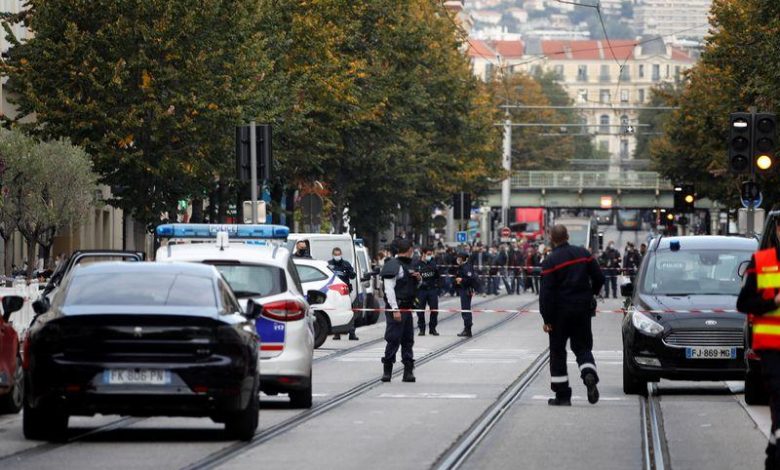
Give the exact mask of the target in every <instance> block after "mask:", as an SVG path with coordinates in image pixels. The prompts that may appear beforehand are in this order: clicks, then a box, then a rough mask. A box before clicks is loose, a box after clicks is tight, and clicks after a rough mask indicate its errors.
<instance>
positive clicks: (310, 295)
mask: <svg viewBox="0 0 780 470" xmlns="http://www.w3.org/2000/svg"><path fill="white" fill-rule="evenodd" d="M326 300H328V296H327V294H325V293H323V292H320V291H318V290H310V291H308V292H306V301H307V302H309V305H316V304H322V303H325V301H326Z"/></svg>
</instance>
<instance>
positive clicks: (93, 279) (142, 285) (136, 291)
mask: <svg viewBox="0 0 780 470" xmlns="http://www.w3.org/2000/svg"><path fill="white" fill-rule="evenodd" d="M65 305H116V306H120V305H121V306H127V305H136V306H173V307H212V308H216V307H217V298H216V293H215V287H214V281H213V280H212V279H211V278H208V277H203V276H191V275H187V274H181V273H160V272H156V273H155V272H150V271H135V272H113V273H110V275H106V273H101V274H86V275H82V276H76V277H75V278H73V281H72V282H71V284H70V286H69V287H68V293H67V298H66V299H65Z"/></svg>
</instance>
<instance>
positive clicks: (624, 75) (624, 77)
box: [620, 65, 631, 82]
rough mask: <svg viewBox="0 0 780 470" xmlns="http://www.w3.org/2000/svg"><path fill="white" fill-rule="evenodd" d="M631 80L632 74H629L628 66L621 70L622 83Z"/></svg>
mask: <svg viewBox="0 0 780 470" xmlns="http://www.w3.org/2000/svg"><path fill="white" fill-rule="evenodd" d="M630 80H631V73H630V72H629V68H628V65H624V66H622V67H621V68H620V81H621V82H628V81H630Z"/></svg>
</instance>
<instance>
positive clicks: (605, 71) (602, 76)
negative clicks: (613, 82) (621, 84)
mask: <svg viewBox="0 0 780 470" xmlns="http://www.w3.org/2000/svg"><path fill="white" fill-rule="evenodd" d="M609 79H610V77H609V65H602V66H601V72H600V73H599V81H601V82H608V81H609Z"/></svg>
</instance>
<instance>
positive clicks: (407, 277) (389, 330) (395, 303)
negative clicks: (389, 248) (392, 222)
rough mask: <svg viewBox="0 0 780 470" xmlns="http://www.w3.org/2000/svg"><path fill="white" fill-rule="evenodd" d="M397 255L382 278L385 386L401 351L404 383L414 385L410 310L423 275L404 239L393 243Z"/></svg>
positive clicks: (408, 242)
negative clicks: (383, 294)
mask: <svg viewBox="0 0 780 470" xmlns="http://www.w3.org/2000/svg"><path fill="white" fill-rule="evenodd" d="M393 247H394V251H396V252H397V253H398V255H396V257H395V258H390V259H388V260H387V261H386V262H385V265H384V266H383V267H382V271H381V273H380V274H381V276H382V281H383V282H384V285H385V303H386V304H387V308H388V309H389V311H387V312H385V321H386V325H385V341H387V346H386V347H385V355H384V357H382V364H383V366H384V373H383V375H382V382H390V380H391V379H392V377H393V364H395V355H396V353H397V352H398V348H399V347H400V348H401V362H403V364H404V378H403V381H404V382H414V381H415V380H416V379H415V377H414V372H413V371H414V352H413V351H412V347H413V346H414V323H413V320H412V314H411V312H410V310H411V309H413V308H414V304H415V300H416V298H417V288H418V286H419V284H420V280H421V276H420V273H417V272H415V273H414V274H412V273H413V270H412V254H413V250H412V242H411V241H409V240H406V239H404V238H399V239H396V240H395V241H393Z"/></svg>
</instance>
